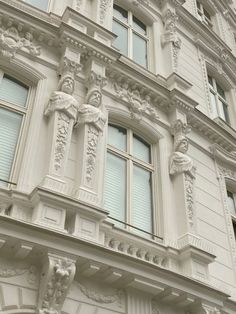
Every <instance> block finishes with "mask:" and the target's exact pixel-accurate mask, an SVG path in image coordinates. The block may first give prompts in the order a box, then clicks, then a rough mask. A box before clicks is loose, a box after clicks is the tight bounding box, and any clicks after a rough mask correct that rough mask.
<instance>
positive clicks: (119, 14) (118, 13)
mask: <svg viewBox="0 0 236 314" xmlns="http://www.w3.org/2000/svg"><path fill="white" fill-rule="evenodd" d="M113 15H114V16H115V17H116V18H118V19H119V20H120V21H122V22H124V23H127V22H128V12H127V11H126V10H124V9H122V8H121V7H119V6H118V5H115V4H114V6H113Z"/></svg>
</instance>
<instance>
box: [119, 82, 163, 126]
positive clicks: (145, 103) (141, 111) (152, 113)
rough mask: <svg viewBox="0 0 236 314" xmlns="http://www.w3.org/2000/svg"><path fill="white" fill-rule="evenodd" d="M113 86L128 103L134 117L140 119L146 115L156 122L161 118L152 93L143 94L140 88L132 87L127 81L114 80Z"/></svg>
mask: <svg viewBox="0 0 236 314" xmlns="http://www.w3.org/2000/svg"><path fill="white" fill-rule="evenodd" d="M113 88H114V91H115V92H116V96H117V97H118V98H119V99H121V100H122V101H123V102H125V103H127V106H128V109H129V111H130V116H131V118H132V119H134V120H136V121H140V120H142V118H143V117H145V116H146V117H147V118H149V119H150V120H151V121H154V122H155V121H158V120H159V116H158V113H157V109H156V107H155V105H154V104H153V100H152V97H151V95H149V94H144V95H141V93H140V91H139V89H138V88H136V89H132V88H131V87H130V86H129V83H128V82H127V81H116V80H114V82H113Z"/></svg>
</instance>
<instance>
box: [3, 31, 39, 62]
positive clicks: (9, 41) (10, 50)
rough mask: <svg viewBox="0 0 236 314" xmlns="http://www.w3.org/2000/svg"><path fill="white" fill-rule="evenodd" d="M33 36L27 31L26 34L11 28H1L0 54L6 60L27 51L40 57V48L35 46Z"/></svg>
mask: <svg viewBox="0 0 236 314" xmlns="http://www.w3.org/2000/svg"><path fill="white" fill-rule="evenodd" d="M33 39H34V38H33V35H32V34H31V33H30V32H29V31H27V32H25V33H22V32H19V30H18V29H17V28H16V27H14V26H10V27H7V28H4V27H1V28H0V54H1V55H2V56H3V57H6V58H13V57H14V56H15V54H16V52H17V51H18V50H21V49H25V50H27V51H28V53H29V54H31V55H33V56H38V55H39V54H40V48H39V47H38V46H35V45H34V44H33Z"/></svg>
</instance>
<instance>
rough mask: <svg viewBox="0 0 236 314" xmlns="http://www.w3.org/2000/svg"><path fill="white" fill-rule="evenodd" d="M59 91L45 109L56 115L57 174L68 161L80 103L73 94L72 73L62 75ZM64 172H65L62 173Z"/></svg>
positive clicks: (54, 165) (55, 161)
mask: <svg viewBox="0 0 236 314" xmlns="http://www.w3.org/2000/svg"><path fill="white" fill-rule="evenodd" d="M58 89H59V91H55V92H53V93H52V95H51V97H50V100H49V103H48V106H47V108H46V110H45V115H46V116H52V114H53V113H55V112H56V115H55V116H54V123H55V126H54V130H52V132H55V137H54V138H55V139H54V143H52V147H53V153H52V154H53V156H51V160H52V161H53V172H56V173H57V174H58V173H59V172H60V171H61V172H63V170H62V169H63V168H64V166H65V162H66V153H67V151H68V149H69V143H70V137H71V132H72V128H73V124H74V120H75V119H76V117H77V111H78V103H77V101H76V99H75V98H74V97H73V96H72V93H73V91H74V79H73V77H72V76H71V75H66V76H64V77H62V79H61V80H60V82H59V85H58ZM61 174H63V173H61Z"/></svg>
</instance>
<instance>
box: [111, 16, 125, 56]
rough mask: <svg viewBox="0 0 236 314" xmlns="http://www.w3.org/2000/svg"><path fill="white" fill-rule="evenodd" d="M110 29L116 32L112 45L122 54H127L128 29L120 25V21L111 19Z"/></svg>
mask: <svg viewBox="0 0 236 314" xmlns="http://www.w3.org/2000/svg"><path fill="white" fill-rule="evenodd" d="M112 31H113V33H115V34H116V36H117V37H116V39H115V40H114V46H115V47H116V48H117V49H119V50H120V52H121V53H123V54H124V55H126V56H127V55H128V30H127V28H126V27H124V26H122V25H121V24H120V23H117V22H116V21H113V25H112Z"/></svg>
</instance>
